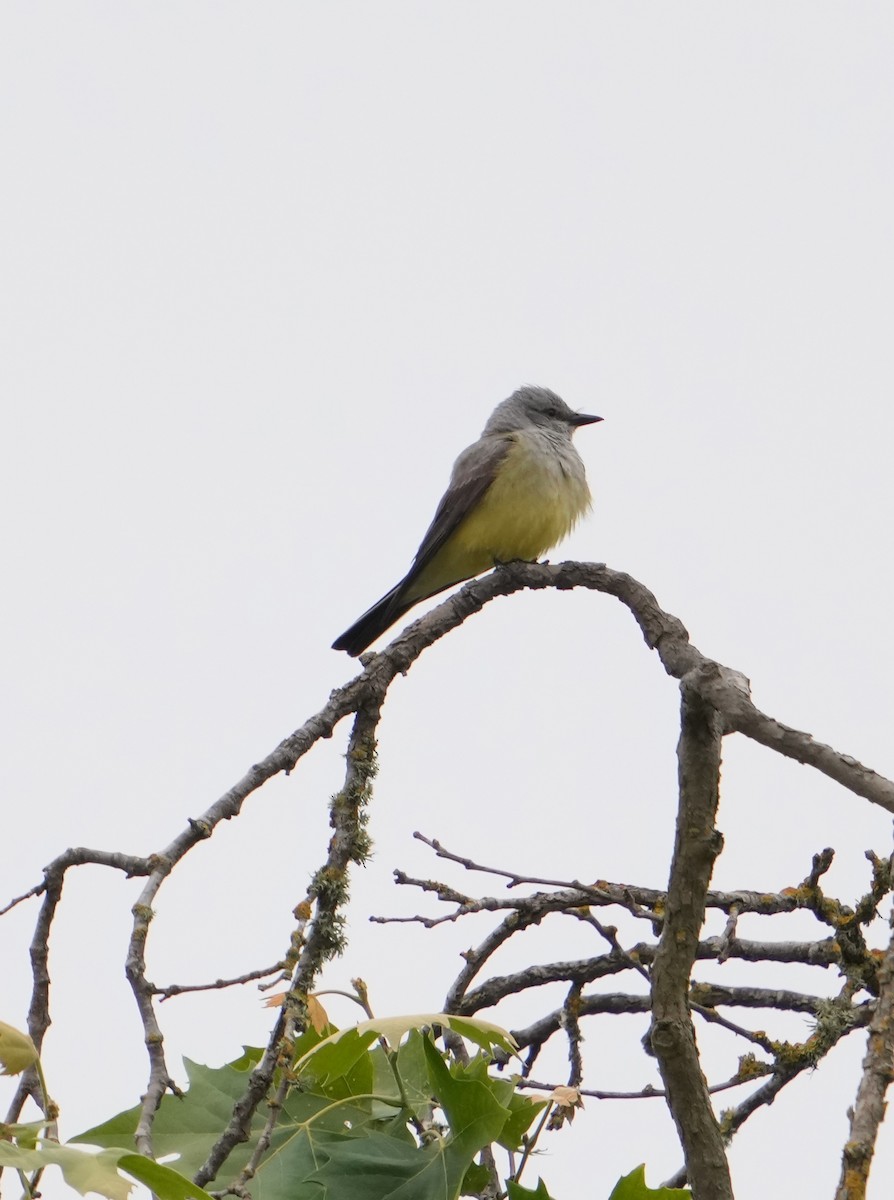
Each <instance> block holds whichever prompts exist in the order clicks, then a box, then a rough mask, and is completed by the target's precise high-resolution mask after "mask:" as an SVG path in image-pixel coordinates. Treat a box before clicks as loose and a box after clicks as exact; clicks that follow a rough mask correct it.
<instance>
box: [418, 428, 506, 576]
mask: <svg viewBox="0 0 894 1200" xmlns="http://www.w3.org/2000/svg"><path fill="white" fill-rule="evenodd" d="M513 442H514V438H513V437H512V436H511V435H506V434H499V435H497V436H493V435H491V436H489V437H486V438H482V439H480V440H479V441H477V442H475V444H474V445H473V446H469V448H468V449H467V450H464V451H463V452H462V454H461V455H460V456H459V458H458V459H457V460H456V463H455V464H454V467H453V474H452V475H451V477H450V483H449V485H448V487H447V491H446V492H445V493H444V495H443V497H442V499H441V503H440V504H439V505H438V511H437V512H436V513H435V515H434V520H433V521H432V523H431V525H430V526H429V527H428V530H427V532H426V534H425V537H424V538H423V539H422V543H421V545H420V547H419V549H418V551H417V552H416V557H415V559H414V560H413V567H412V569H411V572H410V574H411V575H416V574H417V572H418V571H419V570H420V568H422V567H424V566H426V565H427V564H428V563H430V562H431V560H432V559H433V558H434V556H435V555H436V554H437V553H438V551H439V550H440V549H441V547H442V546H443V545H444V543H445V542H446V541H447V539H448V538H449V537H450V535H451V534H452V533H454V532H455V530H456V529H458V528H459V526H460V525H461V524H462V522H463V521H464V520H465V518H466V517H467V516H468V515H469V513H470V512H472V511H473V510H474V509H475V507H476V506H477V505H478V504H479V502H480V501H481V498H482V497H483V496H484V493H485V492H486V491H487V489H488V488H489V487H490V485H491V484H492V483H493V481H494V477H495V476H496V474H497V472H498V471H499V469H500V465H501V463H502V462H503V460H504V459H505V457H506V455H507V454H508V453H509V451H510V450H511V448H512V445H513Z"/></svg>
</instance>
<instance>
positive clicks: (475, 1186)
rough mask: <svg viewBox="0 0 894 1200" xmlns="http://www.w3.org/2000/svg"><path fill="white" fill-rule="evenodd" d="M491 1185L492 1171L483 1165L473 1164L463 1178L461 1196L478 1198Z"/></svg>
mask: <svg viewBox="0 0 894 1200" xmlns="http://www.w3.org/2000/svg"><path fill="white" fill-rule="evenodd" d="M489 1183H490V1171H489V1170H488V1169H487V1167H485V1166H482V1164H481V1163H472V1165H471V1167H469V1169H468V1171H466V1173H465V1175H464V1176H463V1182H462V1187H461V1188H460V1195H461V1196H478V1195H480V1194H481V1192H483V1191H484V1189H485V1188H486V1187H487V1185H488V1184H489Z"/></svg>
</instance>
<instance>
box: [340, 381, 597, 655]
mask: <svg viewBox="0 0 894 1200" xmlns="http://www.w3.org/2000/svg"><path fill="white" fill-rule="evenodd" d="M601 420H602V417H593V416H590V415H589V414H588V413H579V412H575V411H574V410H573V409H571V408H569V407H568V405H567V404H566V403H565V401H564V400H562V399H561V398H560V397H559V396H557V395H556V393H555V392H551V391H549V389H548V388H541V387H530V386H528V387H522V388H519V389H518V391H517V392H513V394H512V395H511V396H510V397H509V399H508V400H504V401H503V402H502V404H498V405H497V407H496V408H495V409H494V411H493V412H492V413H491V415H490V419H489V420H488V422H487V424H486V425H485V427H484V432H483V433H482V435H481V437H480V438H479V439H478V441H477V442H474V443H473V444H472V445H471V446H469V447H468V449H466V450H463V452H462V454H461V455H460V456H459V458H458V459H457V460H456V462H455V463H454V464H453V473H452V475H451V477H450V484H449V486H448V488H447V491H446V492H445V493H444V496H443V499H442V500H441V503H440V504H439V505H438V510H437V512H436V513H435V517H434V520H433V521H432V523H431V525H430V526H429V529H428V532H427V533H426V535H425V537H424V538H423V539H422V544H421V545H420V547H419V549H418V550H417V551H416V557H415V558H414V559H413V565H412V566H411V567H410V570H409V571H408V572H407V574H406V575H405V576H404V578H403V579H402V580H401V581H400V583H398V584H397V585H396V586H395V587H393V588H392V589H391V591H390V592H387V593H386V594H385V595H384V596H383V597H382V599H381V600H379V601H377V602H376V603H375V604H374V605H373V606H372V608H370V609H368V611H367V612H365V613H364V614H363V616H362V617H360V618H359V620H357V621H355V622H354V624H353V625H352V626H351V628H350V629H347V630H345V632H344V633H343V634H342V635H341V637H339V638H337V639H336V641H335V642H333V644H332V648H333V650H346V651H347V652H348V654H351V655H354V656H356V655H358V654H360V653H362V651H364V650H365V649H366V648H367V646H368V645H369V644H370V643H371V642H374V641H375V639H376V638H377V637H378V636H379V635H380V634H382V633H384V632H385V630H386V629H388V628H390V627H391V626H392V625H393V624H394V622H395V621H397V620H399V619H400V618H401V617H402V616H403V615H404V613H405V612H408V611H409V609H411V608H412V607H413V605H414V604H418V603H419V601H420V600H425V599H427V598H428V597H429V596H434V595H436V594H437V593H438V592H442V591H444V589H445V588H449V587H452V586H453V584H455V583H461V582H462V581H463V580H464V579H471V578H472V576H473V575H480V574H481V573H482V572H483V571H487V570H489V569H490V568H491V567H493V566H495V565H497V564H498V563H507V562H512V561H513V560H514V559H527V560H532V559H537V558H539V557H540V555H541V554H544V553H545V552H546V551H547V550H549V549H550V548H551V547H553V546H555V545H556V543H557V542H560V541H561V540H562V538H563V537H565V535H566V534H567V533H569V532H570V531H571V529H572V528H573V527H574V525H575V524H576V523H577V521H578V520H579V519H580V518H581V517H582V516H583V515H584V513H585V512H587V510H588V509H589V507H590V502H591V497H590V489H589V488H588V487H587V477H586V473H585V471H584V464H583V462H582V461H581V457H580V455H579V454H578V452H577V450H575V448H574V445H573V444H572V441H571V437H572V434H573V433H574V431H575V429H577V428H578V427H579V426H581V425H592V424H593V423H594V422H596V421H601Z"/></svg>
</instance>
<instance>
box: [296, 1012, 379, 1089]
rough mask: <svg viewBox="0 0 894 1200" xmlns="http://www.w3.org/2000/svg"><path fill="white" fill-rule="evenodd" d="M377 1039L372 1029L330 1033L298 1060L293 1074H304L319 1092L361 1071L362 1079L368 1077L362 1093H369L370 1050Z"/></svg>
mask: <svg viewBox="0 0 894 1200" xmlns="http://www.w3.org/2000/svg"><path fill="white" fill-rule="evenodd" d="M377 1037H378V1034H377V1033H376V1032H375V1031H374V1030H372V1029H366V1030H361V1028H360V1026H357V1027H355V1028H354V1029H345V1030H343V1031H340V1032H339V1033H335V1034H332V1035H331V1037H328V1038H325V1039H324V1040H323V1041H321V1042H320V1043H319V1044H318V1045H316V1046H314V1047H313V1048H312V1049H311V1050H309V1051H308V1052H307V1053H306V1054H304V1055H303V1056H302V1057H301V1058H300V1059H299V1060H298V1062H297V1063H296V1065H295V1074H296V1075H301V1074H303V1075H305V1076H306V1077H307V1078H308V1079H309V1080H310V1082H311V1085H312V1086H313V1087H314V1088H315V1089H316V1090H322V1089H326V1088H330V1087H331V1086H332V1085H333V1084H334V1082H335V1081H336V1080H339V1079H343V1078H344V1077H345V1076H349V1075H350V1074H351V1073H352V1072H356V1071H357V1070H360V1071H361V1074H362V1075H364V1077H366V1076H367V1075H368V1079H367V1086H366V1087H365V1088H364V1089H363V1090H364V1091H369V1088H370V1086H371V1085H372V1066H371V1064H370V1062H369V1048H370V1046H371V1045H372V1044H373V1042H374V1041H376V1039H377ZM364 1064H365V1067H366V1069H365V1070H364ZM353 1094H354V1095H356V1094H357V1093H356V1092H355V1093H353Z"/></svg>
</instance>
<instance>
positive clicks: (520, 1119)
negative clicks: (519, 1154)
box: [497, 1092, 549, 1150]
mask: <svg viewBox="0 0 894 1200" xmlns="http://www.w3.org/2000/svg"><path fill="white" fill-rule="evenodd" d="M548 1104H549V1101H548V1100H534V1099H532V1097H530V1096H523V1095H522V1094H521V1093H520V1092H516V1093H515V1095H513V1096H511V1097H510V1099H509V1119H508V1120H507V1122H506V1124H505V1125H504V1126H503V1132H502V1133H501V1134H500V1136H499V1138H498V1139H497V1140H498V1141H499V1143H500V1145H501V1146H502V1147H503V1148H504V1149H505V1150H520V1149H521V1140H522V1137H523V1136H524V1135H525V1134H526V1133H527V1132H528V1130H529V1129H530V1127H531V1125H532V1124H533V1123H534V1118H535V1117H536V1116H537V1115H538V1114H539V1113H541V1112H543V1110H544V1109H545V1108H546V1106H547V1105H548Z"/></svg>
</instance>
